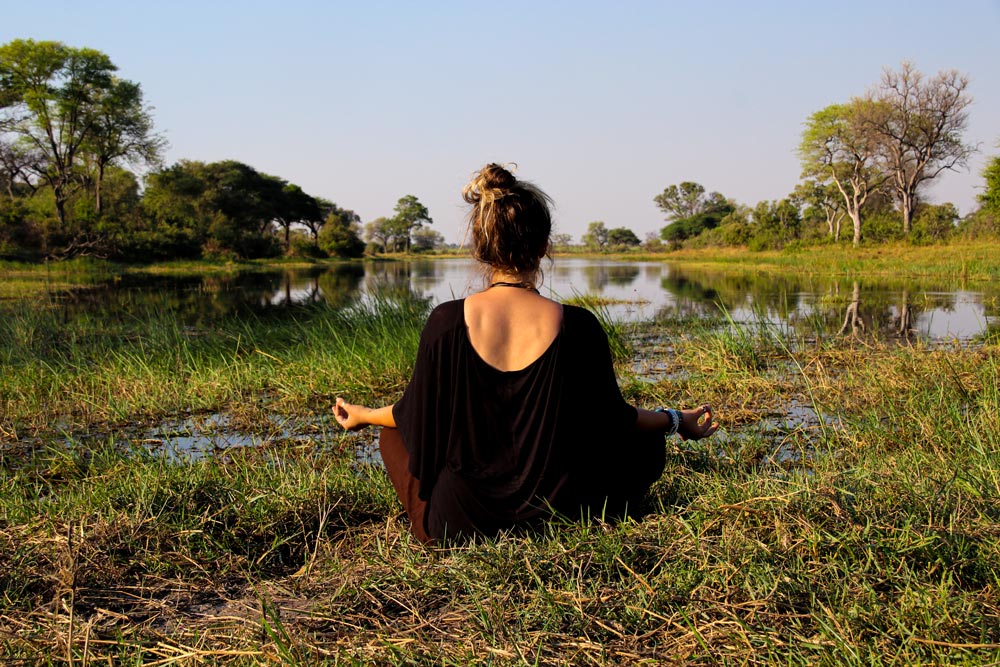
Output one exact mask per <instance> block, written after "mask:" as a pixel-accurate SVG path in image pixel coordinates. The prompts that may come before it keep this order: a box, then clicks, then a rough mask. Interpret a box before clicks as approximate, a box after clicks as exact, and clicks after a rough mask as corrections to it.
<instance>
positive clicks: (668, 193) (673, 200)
mask: <svg viewBox="0 0 1000 667" xmlns="http://www.w3.org/2000/svg"><path fill="white" fill-rule="evenodd" d="M653 201H654V202H656V205H657V206H659V207H660V210H662V211H663V212H664V213H665V214H666V216H667V220H680V219H681V218H690V217H691V216H693V215H696V214H698V213H701V210H702V205H703V204H704V201H705V187H704V186H703V185H701V184H699V183H694V182H692V181H684V182H683V183H681V184H680V185H671V186H668V187H667V188H665V189H664V190H663V192H662V193H660V194H658V195H656V196H655V197H653Z"/></svg>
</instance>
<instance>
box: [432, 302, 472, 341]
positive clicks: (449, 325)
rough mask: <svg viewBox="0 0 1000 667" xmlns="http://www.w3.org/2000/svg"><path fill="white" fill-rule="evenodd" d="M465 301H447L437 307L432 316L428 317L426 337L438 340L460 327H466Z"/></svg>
mask: <svg viewBox="0 0 1000 667" xmlns="http://www.w3.org/2000/svg"><path fill="white" fill-rule="evenodd" d="M464 301H465V300H464V299H455V300H454V301H445V302H444V303H440V304H438V305H437V306H435V307H434V310H432V311H431V314H430V315H428V316H427V324H425V325H424V336H425V337H428V336H429V337H432V338H437V337H439V336H440V335H442V334H444V333H445V332H448V331H451V330H452V329H454V328H456V327H458V326H460V325H461V326H464V324H465V314H464V313H465V306H464V303H463V302H464Z"/></svg>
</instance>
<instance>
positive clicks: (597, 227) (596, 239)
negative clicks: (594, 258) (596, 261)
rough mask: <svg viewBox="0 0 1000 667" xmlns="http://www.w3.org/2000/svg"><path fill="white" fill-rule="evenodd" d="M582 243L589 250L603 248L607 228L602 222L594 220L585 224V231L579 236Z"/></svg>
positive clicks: (606, 242)
mask: <svg viewBox="0 0 1000 667" xmlns="http://www.w3.org/2000/svg"><path fill="white" fill-rule="evenodd" d="M581 240H582V241H583V245H585V246H587V247H588V248H590V249H591V250H598V251H601V250H604V246H606V245H607V244H608V229H607V227H605V226H604V223H603V222H600V221H595V222H592V223H590V224H589V225H587V233H586V234H584V235H583V237H582V238H581Z"/></svg>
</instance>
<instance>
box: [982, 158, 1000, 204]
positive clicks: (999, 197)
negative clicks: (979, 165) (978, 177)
mask: <svg viewBox="0 0 1000 667" xmlns="http://www.w3.org/2000/svg"><path fill="white" fill-rule="evenodd" d="M983 178H984V179H986V190H985V191H983V193H982V194H980V195H979V201H980V203H981V204H982V205H983V208H984V209H985V210H986V211H987V212H988V213H990V214H991V215H993V216H994V217H995V218H1000V156H998V157H995V158H993V159H992V160H990V161H989V162H988V163H987V164H986V169H984V170H983Z"/></svg>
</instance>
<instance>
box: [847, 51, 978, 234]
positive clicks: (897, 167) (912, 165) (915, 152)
mask: <svg viewBox="0 0 1000 667" xmlns="http://www.w3.org/2000/svg"><path fill="white" fill-rule="evenodd" d="M968 85H969V79H968V77H966V76H964V75H962V74H959V73H958V72H957V71H956V70H949V71H942V72H938V74H937V75H936V76H934V77H933V78H930V79H925V78H924V76H923V74H921V72H920V71H919V70H917V69H916V68H915V67H914V66H913V64H912V63H910V62H907V61H904V62H903V64H902V65H901V66H900V69H899V71H898V72H897V71H894V70H891V69H888V68H887V69H885V70H884V71H883V73H882V80H881V81H880V83H879V84H878V86H876V88H875V89H874V90H871V91H869V92H868V94H867V95H866V96H865V98H864V99H863V100H862V101H860V102H859V103H860V104H861V109H862V114H861V120H862V123H863V124H864V126H865V129H866V131H868V132H871V133H873V134H874V135H875V137H876V140H877V144H878V146H877V151H878V161H879V165H880V166H881V168H882V169H884V170H885V172H886V173H887V174H888V175H889V179H888V186H889V187H890V188H891V189H892V191H893V193H894V194H895V196H896V199H897V202H898V203H899V209H900V212H901V213H902V215H903V233H904V235H905V234H909V232H910V224H911V222H912V220H913V214H914V211H915V210H916V208H917V203H918V190H919V188H920V187H921V186H922V185H923V184H925V183H928V182H930V181H932V180H934V179H935V178H937V177H938V176H939V175H940V174H941V172H943V171H945V170H953V171H954V170H956V168H957V167H961V166H965V165H967V164H968V159H969V157H970V156H971V155H972V153H973V152H974V151H975V147H974V146H972V145H969V144H965V143H964V142H963V141H962V134H963V132H964V131H965V128H966V126H967V124H968V119H969V114H968V108H969V105H970V104H972V98H971V97H969V96H968V95H967V94H966V92H965V91H966V89H967V88H968Z"/></svg>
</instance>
